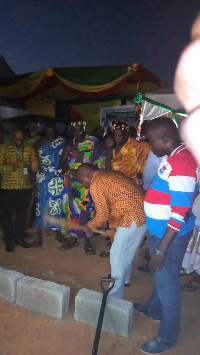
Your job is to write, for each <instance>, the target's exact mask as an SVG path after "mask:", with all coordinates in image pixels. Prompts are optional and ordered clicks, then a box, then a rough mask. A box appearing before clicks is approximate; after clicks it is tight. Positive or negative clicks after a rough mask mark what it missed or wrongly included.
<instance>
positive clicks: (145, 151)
mask: <svg viewBox="0 0 200 355" xmlns="http://www.w3.org/2000/svg"><path fill="white" fill-rule="evenodd" d="M149 152H150V147H149V144H148V143H146V142H136V141H135V140H134V139H133V138H129V139H128V141H127V142H126V143H125V144H124V145H123V147H122V148H121V149H120V151H119V153H118V154H116V155H115V150H114V151H113V159H112V169H113V170H119V171H121V172H122V173H124V174H125V175H127V176H129V177H131V178H133V179H134V180H135V182H137V183H139V180H138V179H137V174H142V173H143V171H144V166H145V164H146V161H147V158H148V155H149Z"/></svg>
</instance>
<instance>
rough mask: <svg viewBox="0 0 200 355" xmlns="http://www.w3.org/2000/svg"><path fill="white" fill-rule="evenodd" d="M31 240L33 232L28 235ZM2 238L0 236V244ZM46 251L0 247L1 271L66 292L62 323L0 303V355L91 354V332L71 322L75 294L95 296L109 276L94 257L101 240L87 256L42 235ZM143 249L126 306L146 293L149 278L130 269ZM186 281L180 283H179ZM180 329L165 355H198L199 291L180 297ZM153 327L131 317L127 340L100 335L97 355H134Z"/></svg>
mask: <svg viewBox="0 0 200 355" xmlns="http://www.w3.org/2000/svg"><path fill="white" fill-rule="evenodd" d="M31 232H32V234H33V235H34V234H35V233H36V232H35V230H32V231H31ZM0 233H1V232H0ZM1 238H2V236H1V234H0V240H1ZM45 240H46V243H45V244H46V245H45V246H43V247H41V248H30V249H23V248H21V247H16V248H15V252H14V253H6V252H5V251H4V244H3V242H2V241H0V260H1V263H0V264H1V266H2V267H5V268H7V269H12V270H17V271H20V272H22V273H24V274H25V275H28V276H33V277H37V278H41V279H44V280H49V281H54V282H57V283H59V284H62V285H66V286H70V287H71V296H70V310H69V313H68V314H67V315H66V316H65V318H64V319H63V320H56V319H55V318H52V317H50V316H48V315H44V314H38V313H35V312H32V311H29V310H26V309H24V308H21V307H19V306H14V305H13V304H11V303H9V302H7V301H6V300H4V299H3V298H0V314H1V317H0V329H1V331H0V354H1V355H10V354H16V355H17V354H26V355H35V354H38V355H40V354H42V355H46V354H48V355H54V354H56V355H57V354H58V355H59V354H66V355H89V354H91V351H92V346H93V340H94V336H95V328H93V327H90V326H87V325H85V324H82V323H78V322H76V321H75V320H74V299H75V296H76V294H77V292H78V291H79V290H80V289H81V288H84V287H85V288H88V289H91V290H95V291H101V288H100V279H101V277H102V276H107V274H108V273H109V272H110V265H109V259H108V258H100V257H99V256H98V254H99V253H100V252H101V251H102V250H105V246H106V240H105V239H103V238H102V237H100V236H94V237H93V245H94V247H95V249H96V251H97V254H96V255H93V256H87V255H86V254H85V251H84V248H83V241H80V246H79V247H77V248H73V249H71V250H69V251H60V250H59V249H58V247H59V245H60V244H59V243H58V241H56V240H55V233H54V232H53V231H47V233H46V237H45ZM146 248H147V244H146V245H144V247H143V248H141V249H140V251H139V253H138V256H137V260H136V265H135V269H134V273H133V280H132V283H131V286H130V287H127V288H126V290H125V299H126V300H129V301H131V302H146V301H147V300H148V297H149V295H150V292H151V286H152V282H153V276H152V275H151V274H144V273H140V272H139V271H138V270H137V268H136V266H137V265H138V264H142V263H143V262H144V261H145V260H144V259H143V257H142V255H143V253H144V250H145V249H146ZM186 279H187V276H183V277H182V278H181V281H182V282H185V281H186ZM182 296H183V297H182V298H183V305H182V329H181V335H180V338H179V344H178V346H177V347H176V348H175V349H174V350H172V351H168V352H166V354H170V355H199V354H200V350H199V344H200V336H199V329H200V307H199V296H200V290H199V291H196V292H194V293H187V292H182ZM158 326H159V323H158V322H154V321H153V320H151V319H148V318H147V317H145V316H143V315H141V314H138V313H137V312H135V313H134V328H133V332H132V336H131V337H130V338H123V337H120V336H117V335H113V334H106V333H102V334H101V339H100V344H99V351H98V354H99V355H139V354H141V353H142V352H141V350H140V347H141V345H142V344H143V343H144V342H145V341H147V340H149V339H151V338H152V337H154V336H156V334H157V330H158Z"/></svg>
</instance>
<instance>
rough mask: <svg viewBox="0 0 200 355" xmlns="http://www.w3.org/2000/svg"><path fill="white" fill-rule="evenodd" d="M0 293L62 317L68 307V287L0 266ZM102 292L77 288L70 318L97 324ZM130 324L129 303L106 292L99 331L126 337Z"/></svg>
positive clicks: (17, 302) (39, 310)
mask: <svg viewBox="0 0 200 355" xmlns="http://www.w3.org/2000/svg"><path fill="white" fill-rule="evenodd" d="M0 296H2V297H3V298H5V299H7V300H8V301H11V302H13V303H15V302H16V304H17V305H19V306H21V307H24V308H28V309H30V310H32V311H36V312H40V313H46V314H49V315H50V316H52V317H55V318H59V319H62V318H63V317H64V316H65V315H66V314H67V312H68V310H69V297H70V288H69V287H66V286H62V285H59V284H56V283H55V282H50V281H43V280H40V279H36V278H33V277H28V276H24V275H23V274H22V273H20V272H17V271H12V270H6V269H4V268H2V267H0ZM102 296H103V295H102V293H99V292H95V291H91V290H87V289H85V288H83V289H82V290H80V291H79V292H78V294H77V296H76V298H75V313H74V318H75V320H77V321H78V322H82V323H85V324H88V325H91V326H93V327H96V326H97V322H98V318H99V311H100V307H101V302H102ZM132 328H133V304H132V303H131V302H129V301H125V300H122V299H118V298H115V297H112V296H108V298H107V303H106V308H105V314H104V321H103V325H102V331H104V332H107V333H114V334H117V335H120V336H123V337H129V336H130V335H131V332H132Z"/></svg>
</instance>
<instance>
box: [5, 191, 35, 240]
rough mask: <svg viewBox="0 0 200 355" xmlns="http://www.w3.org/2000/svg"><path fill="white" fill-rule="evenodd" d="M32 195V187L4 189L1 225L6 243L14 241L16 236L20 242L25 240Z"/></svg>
mask: <svg viewBox="0 0 200 355" xmlns="http://www.w3.org/2000/svg"><path fill="white" fill-rule="evenodd" d="M31 195H32V190H31V189H24V190H2V221H1V225H2V229H3V236H4V241H5V243H6V244H11V243H13V241H14V238H15V240H16V241H17V242H19V243H20V242H21V241H22V240H23V238H24V233H25V231H26V224H27V211H28V206H29V203H30V199H31ZM14 217H15V218H14Z"/></svg>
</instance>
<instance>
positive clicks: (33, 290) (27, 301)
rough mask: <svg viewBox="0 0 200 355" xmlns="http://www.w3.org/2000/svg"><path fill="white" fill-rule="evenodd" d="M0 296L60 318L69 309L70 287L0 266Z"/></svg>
mask: <svg viewBox="0 0 200 355" xmlns="http://www.w3.org/2000/svg"><path fill="white" fill-rule="evenodd" d="M0 296H2V297H3V298H5V299H7V300H8V301H10V302H13V303H15V302H16V303H17V304H18V305H19V306H22V307H25V308H28V309H30V310H32V311H36V312H41V313H46V314H49V315H50V316H52V317H55V318H59V319H61V318H63V317H64V316H65V315H66V314H67V312H68V310H69V297H70V287H65V286H62V285H58V284H56V283H55V282H50V281H43V280H39V279H35V278H33V277H28V276H24V274H22V273H20V272H17V271H12V270H6V269H4V268H2V267H0Z"/></svg>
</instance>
